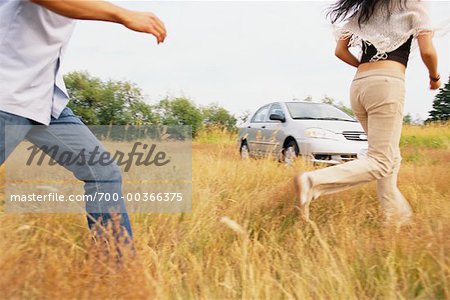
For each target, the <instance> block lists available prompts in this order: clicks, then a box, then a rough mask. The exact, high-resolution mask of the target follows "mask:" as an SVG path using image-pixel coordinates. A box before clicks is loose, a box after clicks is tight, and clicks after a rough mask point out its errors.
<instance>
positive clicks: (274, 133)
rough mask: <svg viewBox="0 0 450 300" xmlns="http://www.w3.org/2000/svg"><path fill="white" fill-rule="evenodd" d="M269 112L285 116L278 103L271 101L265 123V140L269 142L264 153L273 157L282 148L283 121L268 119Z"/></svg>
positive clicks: (283, 137)
mask: <svg viewBox="0 0 450 300" xmlns="http://www.w3.org/2000/svg"><path fill="white" fill-rule="evenodd" d="M271 114H278V115H281V116H283V117H286V115H285V112H284V110H283V107H282V106H281V104H280V103H278V102H276V103H273V104H272V105H271V106H270V109H269V113H268V114H267V120H268V121H267V124H265V126H266V128H265V131H264V134H265V140H267V141H268V142H269V144H268V148H267V150H266V153H270V154H271V155H273V156H274V157H278V155H279V153H280V152H281V150H282V148H283V143H284V139H285V136H284V135H285V134H284V130H283V127H284V123H282V122H281V121H274V120H270V115H271Z"/></svg>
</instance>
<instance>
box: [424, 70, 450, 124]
mask: <svg viewBox="0 0 450 300" xmlns="http://www.w3.org/2000/svg"><path fill="white" fill-rule="evenodd" d="M429 113H430V117H429V118H428V119H427V120H426V122H436V121H448V120H450V77H449V80H448V82H447V84H445V86H444V87H443V88H441V89H440V90H439V93H438V94H437V95H436V97H435V98H434V101H433V109H432V110H431V111H430V112H429Z"/></svg>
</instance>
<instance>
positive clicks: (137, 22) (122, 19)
mask: <svg viewBox="0 0 450 300" xmlns="http://www.w3.org/2000/svg"><path fill="white" fill-rule="evenodd" d="M31 2H33V3H35V4H37V5H40V6H42V7H45V8H47V9H48V10H51V11H53V12H55V13H57V14H60V15H62V16H65V17H67V18H72V19H80V20H93V21H106V22H114V23H120V24H123V25H124V26H126V27H127V28H129V29H131V30H134V31H138V32H144V33H149V34H152V35H154V36H155V37H156V40H157V41H158V44H159V43H162V42H164V39H165V38H166V35H167V34H166V28H165V27H164V24H163V23H162V22H161V20H160V19H158V18H157V17H156V16H155V15H154V14H152V13H148V12H137V11H130V10H127V9H124V8H121V7H119V6H117V5H114V4H112V3H109V2H107V1H92V0H77V1H74V0H58V1H54V0H31Z"/></svg>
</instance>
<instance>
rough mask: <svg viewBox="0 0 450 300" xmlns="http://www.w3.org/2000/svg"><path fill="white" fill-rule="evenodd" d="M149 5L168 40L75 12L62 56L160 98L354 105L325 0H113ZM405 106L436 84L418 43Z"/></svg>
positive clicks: (439, 17)
mask: <svg viewBox="0 0 450 300" xmlns="http://www.w3.org/2000/svg"><path fill="white" fill-rule="evenodd" d="M115 3H116V4H117V5H122V6H125V7H128V8H131V9H137V10H143V11H152V12H154V13H155V14H156V15H158V16H159V17H160V18H161V19H162V20H163V21H164V22H165V24H166V27H167V31H168V37H167V39H166V42H165V43H164V44H161V45H158V46H157V45H156V42H155V40H154V39H153V38H152V37H149V36H146V35H143V34H137V33H132V32H129V31H127V30H126V29H124V28H123V27H122V26H120V25H116V24H107V23H99V22H83V21H79V22H78V24H77V28H76V29H75V32H74V35H73V38H72V41H71V43H70V47H69V50H68V52H67V55H66V59H65V62H64V64H63V67H64V70H65V71H66V72H70V71H74V70H86V71H88V72H89V73H91V74H92V75H95V76H99V77H101V78H104V79H108V78H111V79H118V80H130V81H133V82H135V83H137V84H138V85H139V86H140V87H141V88H142V89H143V90H144V92H145V94H146V95H147V96H148V100H149V103H155V102H156V101H158V100H160V99H161V98H163V97H165V96H167V95H169V96H187V97H189V98H191V99H192V100H193V101H194V102H195V103H197V104H200V105H207V104H209V103H212V102H216V103H218V104H219V105H221V106H223V107H225V108H226V109H228V110H230V111H231V112H232V113H235V114H237V115H239V114H240V113H242V112H243V111H245V110H251V111H254V110H256V108H258V107H259V106H261V105H263V104H265V103H267V102H271V101H284V100H292V99H293V98H297V99H304V98H305V97H307V96H312V97H313V99H314V100H320V99H322V98H323V97H324V96H325V95H328V96H330V97H333V98H335V99H336V100H337V101H342V102H343V103H344V104H346V105H349V100H348V98H349V91H348V90H349V88H348V87H349V84H350V82H351V80H352V77H353V76H354V72H355V70H354V69H353V68H352V67H349V66H347V65H345V64H344V63H342V62H340V61H338V60H337V59H336V58H335V57H334V46H335V40H334V37H333V35H332V30H331V27H330V25H329V24H328V22H327V21H326V19H325V13H324V9H325V8H326V7H327V6H328V5H329V4H330V3H331V2H325V1H297V2H278V1H277V2H259V1H258V2H238V1H233V2H154V1H133V2H117V1H116V2H115ZM429 7H430V14H431V18H432V20H434V22H436V23H441V22H443V21H448V20H449V18H450V2H448V1H433V2H429ZM435 46H436V47H437V49H438V53H439V56H440V57H439V59H440V66H439V71H440V73H441V75H442V77H443V78H444V79H445V80H444V81H446V79H447V78H448V77H449V72H450V70H449V69H450V61H449V59H450V55H449V53H450V34H447V35H446V36H444V37H440V38H435ZM406 84H407V95H406V105H405V113H411V114H412V115H413V117H416V115H420V116H421V117H422V118H426V117H427V114H428V111H429V110H430V109H431V104H432V100H433V98H434V95H435V94H436V93H435V92H431V91H430V90H429V89H428V72H427V70H426V69H425V68H424V66H423V64H422V62H421V59H420V55H419V53H418V51H415V52H414V53H413V54H412V56H411V58H410V65H409V68H408V71H407V81H406Z"/></svg>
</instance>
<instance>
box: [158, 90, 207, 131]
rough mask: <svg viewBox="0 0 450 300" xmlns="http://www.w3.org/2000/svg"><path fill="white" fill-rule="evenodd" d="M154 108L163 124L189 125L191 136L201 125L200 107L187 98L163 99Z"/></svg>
mask: <svg viewBox="0 0 450 300" xmlns="http://www.w3.org/2000/svg"><path fill="white" fill-rule="evenodd" d="M155 109H156V113H157V114H158V117H159V120H160V122H161V123H162V124H163V125H172V126H174V125H190V126H191V128H192V135H193V136H195V134H196V133H197V132H198V130H199V129H200V128H201V127H202V123H203V115H202V113H201V111H200V109H199V108H198V107H197V106H196V105H195V104H194V103H193V102H192V101H191V100H189V99H187V98H174V99H169V98H166V99H163V100H161V101H159V103H158V104H157V105H156V106H155Z"/></svg>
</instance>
